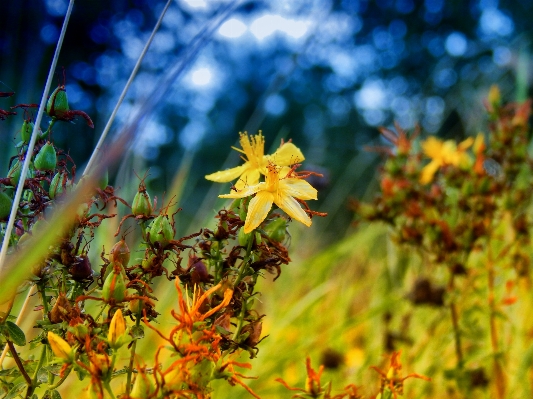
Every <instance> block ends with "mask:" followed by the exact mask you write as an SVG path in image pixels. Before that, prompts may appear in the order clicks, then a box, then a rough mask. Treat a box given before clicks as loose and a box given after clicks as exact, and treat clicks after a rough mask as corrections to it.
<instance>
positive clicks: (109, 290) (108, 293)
mask: <svg viewBox="0 0 533 399" xmlns="http://www.w3.org/2000/svg"><path fill="white" fill-rule="evenodd" d="M111 265H113V263H111V264H109V265H108V266H107V267H110V266H111ZM123 270H124V269H123V267H122V266H121V265H120V264H119V263H115V264H114V267H113V270H112V271H111V272H110V273H109V275H108V276H107V277H106V279H105V281H104V286H103V288H102V298H104V299H105V300H106V301H110V300H114V301H116V302H121V301H123V300H124V298H125V296H126V282H125V280H124V276H123V274H122V273H123Z"/></svg>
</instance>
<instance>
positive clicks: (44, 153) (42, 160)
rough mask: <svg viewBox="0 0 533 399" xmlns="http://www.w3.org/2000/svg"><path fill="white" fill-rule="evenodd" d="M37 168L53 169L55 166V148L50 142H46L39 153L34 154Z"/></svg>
mask: <svg viewBox="0 0 533 399" xmlns="http://www.w3.org/2000/svg"><path fill="white" fill-rule="evenodd" d="M34 165H35V168H36V169H37V170H54V169H55V168H56V166H57V154H56V149H55V148H54V146H53V145H52V144H50V143H49V142H47V143H46V144H45V145H43V147H42V148H41V150H40V151H39V153H38V154H37V155H36V156H35V161H34Z"/></svg>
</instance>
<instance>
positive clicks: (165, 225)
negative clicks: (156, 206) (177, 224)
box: [149, 215, 174, 247]
mask: <svg viewBox="0 0 533 399" xmlns="http://www.w3.org/2000/svg"><path fill="white" fill-rule="evenodd" d="M149 229H150V230H149V233H150V242H151V243H152V244H154V243H155V242H159V243H160V244H161V246H162V247H166V246H167V245H168V243H169V242H170V241H171V240H172V239H174V230H173V229H172V225H171V224H170V221H169V220H168V216H167V215H159V216H158V217H156V218H155V219H154V221H153V222H152V225H151V226H150V228H149Z"/></svg>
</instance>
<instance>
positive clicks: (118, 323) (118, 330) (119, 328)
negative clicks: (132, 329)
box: [107, 309, 126, 349]
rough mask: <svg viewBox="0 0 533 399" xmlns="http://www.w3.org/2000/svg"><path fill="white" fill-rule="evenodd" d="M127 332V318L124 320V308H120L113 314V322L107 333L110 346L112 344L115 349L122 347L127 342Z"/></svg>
mask: <svg viewBox="0 0 533 399" xmlns="http://www.w3.org/2000/svg"><path fill="white" fill-rule="evenodd" d="M125 333H126V320H124V316H123V315H122V310H120V309H118V310H117V311H116V312H115V314H114V315H113V318H112V319H111V323H110V324H109V331H108V333H107V340H108V341H109V346H111V347H112V348H113V349H118V348H120V347H121V346H122V345H123V344H124V343H125V340H124V338H123V336H124V334H125Z"/></svg>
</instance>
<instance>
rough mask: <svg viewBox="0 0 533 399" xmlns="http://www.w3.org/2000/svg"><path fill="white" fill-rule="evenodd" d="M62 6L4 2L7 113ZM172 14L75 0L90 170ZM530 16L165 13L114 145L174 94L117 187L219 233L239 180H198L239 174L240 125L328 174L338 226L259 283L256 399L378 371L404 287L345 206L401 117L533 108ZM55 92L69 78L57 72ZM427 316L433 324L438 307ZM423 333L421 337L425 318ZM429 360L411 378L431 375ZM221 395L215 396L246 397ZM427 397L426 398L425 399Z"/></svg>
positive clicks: (268, 9) (380, 11) (40, 68)
mask: <svg viewBox="0 0 533 399" xmlns="http://www.w3.org/2000/svg"><path fill="white" fill-rule="evenodd" d="M67 5H68V1H67V0H42V1H36V0H31V1H29V0H27V1H23V0H22V1H16V2H15V1H8V2H4V4H2V6H1V9H0V91H2V92H8V91H14V92H16V94H15V95H14V96H13V97H10V98H0V108H2V109H8V107H10V106H13V105H15V104H18V103H37V102H39V101H40V98H41V95H42V90H43V87H44V81H45V78H46V75H47V73H48V68H49V66H50V63H51V58H52V54H53V51H54V49H55V44H56V40H57V38H58V35H59V32H60V29H61V24H62V21H63V16H64V14H65V12H66V9H67ZM163 7H164V2H163V1H160V0H131V1H127V0H106V1H103V0H91V1H81V0H78V1H77V2H76V4H75V7H74V12H73V15H72V17H71V22H70V25H69V27H68V30H67V35H66V41H65V44H64V46H63V50H62V52H61V56H60V58H59V65H60V66H61V67H63V68H64V73H65V76H66V89H67V93H68V96H69V101H70V107H71V109H77V110H83V111H85V112H86V113H88V114H89V115H90V116H91V118H92V119H93V121H94V124H95V128H94V130H93V129H90V128H88V127H87V126H86V125H85V123H84V121H83V120H81V119H80V120H77V121H75V123H76V126H72V125H69V124H68V123H62V124H57V125H56V127H55V128H54V131H53V139H54V140H55V144H56V146H58V147H61V148H64V149H66V150H68V151H70V155H71V156H72V158H74V159H75V160H76V163H77V165H78V170H83V166H84V163H85V162H87V160H88V157H89V155H90V153H91V151H92V150H93V148H94V145H95V144H96V142H97V140H98V138H99V136H100V134H101V132H102V130H103V128H104V126H105V124H106V122H107V120H108V118H109V116H110V114H111V111H112V109H113V107H114V105H115V104H116V102H117V99H118V97H119V95H120V93H121V91H122V89H123V87H124V85H125V83H126V80H127V79H128V76H129V74H130V72H131V70H132V69H133V66H134V64H135V62H136V60H137V57H138V56H139V54H140V52H141V50H142V48H143V46H144V43H145V42H146V40H147V38H148V36H149V34H150V31H151V29H152V28H153V26H154V24H155V22H156V20H157V18H158V16H159V14H160V12H161V10H162V8H163ZM228 7H233V10H232V11H231V12H230V13H229V16H228V17H227V18H226V19H225V20H224V21H223V22H222V23H221V24H220V26H218V27H216V26H214V24H215V22H216V21H217V16H219V15H220V14H221V13H223V12H225V11H226V10H227V9H228ZM532 12H533V1H530V0H518V1H512V2H510V1H509V2H498V1H496V0H479V1H477V0H476V1H444V0H425V1H422V0H420V1H414V0H377V1H363V0H337V1H333V0H305V1H304V0H290V1H289V0H283V1H282V0H279V1H278V0H273V1H267V0H265V1H243V0H241V1H235V2H229V1H225V0H224V1H222V0H220V1H219V0H176V1H174V2H173V3H172V4H171V6H170V8H169V10H168V12H167V14H166V16H165V17H164V20H163V23H162V26H161V28H160V30H159V31H158V33H157V35H156V37H155V40H154V42H153V44H152V46H151V48H150V50H149V52H148V54H147V56H146V59H145V60H144V62H143V63H142V65H141V69H140V72H139V74H138V76H137V77H136V79H135V81H134V83H133V86H132V87H131V89H130V90H129V92H128V94H127V97H126V101H125V103H124V104H123V106H122V107H121V109H120V111H119V114H118V118H117V121H116V122H115V124H114V125H113V128H112V131H111V139H112V137H113V134H116V132H118V131H119V130H120V129H121V128H122V127H123V126H124V125H125V124H127V123H128V122H129V121H130V120H131V119H132V115H134V114H135V112H136V110H137V109H138V107H139V104H140V103H141V102H142V101H150V96H152V93H153V92H154V90H157V91H166V94H165V95H164V96H163V98H162V99H158V100H157V103H156V104H153V105H154V107H153V112H151V113H150V114H149V115H145V118H144V119H143V123H142V124H140V125H139V126H137V128H138V131H137V137H136V139H135V140H134V141H133V142H132V143H131V151H126V150H129V149H125V152H124V157H123V159H121V160H120V161H119V162H118V163H117V165H116V166H115V167H114V168H113V170H111V183H112V184H114V185H115V186H117V187H119V189H118V191H117V193H118V194H119V195H121V196H123V197H124V198H126V199H127V200H128V201H131V199H132V198H133V194H134V193H135V190H136V185H137V182H138V180H137V178H136V177H135V176H134V175H133V171H135V172H137V173H138V174H139V175H140V176H142V175H144V173H145V172H146V171H147V170H148V169H149V176H148V178H147V179H146V183H147V186H148V189H149V191H150V193H151V194H152V195H157V196H158V197H159V198H160V201H159V204H161V203H162V202H163V200H162V198H163V199H164V201H168V200H169V199H170V198H171V197H172V196H174V195H177V198H179V201H178V205H179V206H180V207H182V208H183V210H182V211H181V212H180V213H179V214H178V215H177V217H176V220H177V227H178V234H180V235H186V234H189V233H192V232H196V231H198V230H199V228H200V227H201V226H202V223H205V221H206V220H211V222H209V223H211V224H212V223H213V222H212V216H213V215H214V209H217V208H218V207H220V206H223V205H224V204H226V202H224V201H222V200H219V199H217V195H218V194H219V193H222V192H229V189H230V184H226V185H218V184H214V183H212V182H209V181H207V180H205V179H204V175H205V174H208V173H212V172H215V171H218V170H221V169H224V168H228V167H233V166H236V165H237V164H238V162H239V160H238V154H237V152H235V151H233V150H231V146H232V145H236V144H237V139H238V132H240V131H248V132H249V133H252V134H255V133H256V132H257V131H258V130H262V131H263V134H264V136H265V138H266V148H267V150H268V152H271V151H273V150H274V149H275V148H276V147H277V146H278V145H279V143H280V140H281V139H284V140H288V139H292V140H293V142H294V143H295V144H296V145H297V146H299V147H300V148H301V149H302V151H303V153H304V154H305V156H306V160H305V162H304V164H303V169H305V170H314V171H318V172H321V173H323V174H324V176H325V177H324V178H323V179H321V180H317V181H316V182H313V184H314V185H315V186H317V188H318V189H319V200H318V201H316V202H310V203H309V204H310V205H311V207H312V209H314V210H318V211H321V212H327V213H328V214H329V216H328V217H327V218H324V219H321V218H314V219H313V226H312V227H311V229H303V228H301V226H297V225H296V224H295V223H293V224H292V225H291V227H290V228H291V233H292V234H293V246H292V247H291V257H292V258H293V260H294V261H295V262H294V264H291V265H289V266H288V267H287V268H285V269H284V271H283V273H282V276H281V277H280V278H279V279H278V281H276V283H274V284H273V283H272V282H271V277H270V276H267V278H266V279H265V281H264V286H263V287H262V292H263V295H264V297H263V298H262V299H261V301H260V302H261V304H260V305H259V306H260V310H261V311H262V312H264V313H266V314H267V317H266V318H265V324H264V334H269V335H270V336H269V337H268V338H267V339H266V340H265V341H264V343H261V345H260V348H262V349H261V351H260V353H259V359H258V360H256V361H255V363H254V370H253V372H251V374H252V375H254V372H255V373H256V375H257V374H260V375H261V377H262V379H260V380H258V381H255V382H254V381H251V382H250V385H251V386H252V387H254V389H256V390H258V392H259V393H260V394H261V396H263V397H273V398H275V397H281V396H280V393H279V392H280V389H281V390H282V387H281V385H279V384H277V383H273V382H272V379H273V378H275V377H279V376H281V377H283V378H285V379H286V380H287V381H288V382H289V383H291V384H296V383H298V381H300V382H302V381H305V374H304V359H305V356H306V355H307V354H311V355H312V359H313V364H314V365H315V366H317V367H318V364H319V363H320V362H323V363H324V362H327V361H329V362H330V363H329V364H330V366H331V367H329V368H328V369H327V371H326V376H327V377H328V378H329V377H331V378H333V379H336V380H338V381H341V382H344V381H352V380H351V378H352V376H354V375H357V376H358V377H357V378H359V380H358V381H359V382H360V381H361V380H362V381H365V379H367V376H368V375H369V374H372V372H369V366H370V365H372V364H377V363H378V362H379V361H380V359H381V357H380V356H381V353H382V352H383V343H382V342H381V340H380V339H381V338H380V337H381V334H382V329H383V320H382V315H383V314H384V313H386V310H387V309H391V308H395V309H397V310H399V312H400V313H401V308H402V306H403V305H402V302H401V301H402V300H403V299H405V298H404V297H402V296H401V295H399V296H396V297H387V299H379V298H378V297H377V296H376V295H374V293H376V292H382V291H383V292H385V291H388V290H389V291H390V290H391V287H398V286H399V284H400V282H399V281H400V280H401V276H400V277H398V279H396V277H395V275H394V273H392V274H389V275H388V277H387V279H385V280H383V279H382V278H381V277H383V276H382V268H383V265H384V262H382V260H383V258H385V257H388V258H387V259H388V260H389V261H390V260H391V256H392V257H393V258H394V256H396V255H391V248H390V246H389V247H388V248H387V245H386V240H385V238H384V234H383V231H382V230H379V229H371V230H368V229H367V230H365V231H364V232H356V233H354V227H353V226H352V225H351V221H352V219H353V214H352V212H351V211H350V210H349V209H348V207H347V204H348V202H349V199H350V198H359V199H360V198H369V197H371V195H372V193H373V191H374V189H375V188H376V181H377V180H376V173H377V172H378V169H379V165H380V162H381V158H380V156H379V154H377V153H376V152H370V151H368V150H367V148H366V147H371V146H380V145H386V144H387V143H386V142H385V141H384V140H382V138H381V137H380V135H379V133H378V127H379V126H386V127H392V125H393V123H394V122H395V121H396V122H397V123H398V124H399V125H400V126H401V127H403V128H405V129H413V128H414V127H415V126H416V125H417V124H419V125H420V127H421V128H422V134H423V135H429V134H437V135H439V136H441V137H443V138H453V139H463V138H464V137H465V136H467V135H472V134H476V133H477V132H478V130H479V129H482V128H483V126H484V125H485V123H486V115H485V113H484V107H483V99H484V98H485V97H486V95H487V93H488V90H489V87H490V86H491V85H492V84H494V83H497V84H499V85H500V87H501V89H502V93H503V96H504V99H505V100H511V101H513V100H524V99H525V98H526V97H527V96H528V87H529V79H530V74H529V69H530V64H531V49H530V40H531V38H530V37H531V22H530V21H531V18H530V16H531V13H532ZM213 27H215V28H216V29H213ZM198 37H201V38H202V39H201V40H197V38H198ZM192 53H194V54H195V56H194V57H192V58H191V61H189V62H187V63H186V64H185V65H184V66H185V68H184V69H183V73H181V74H180V75H179V76H178V78H177V79H176V80H175V81H174V82H173V83H172V85H171V87H163V86H162V83H161V82H162V78H164V77H165V76H167V74H168V71H170V70H172V68H173V67H174V66H175V65H177V63H179V62H181V60H183V57H185V56H189V55H191V54H192ZM56 82H57V83H62V82H63V73H62V71H61V69H59V70H58V72H57V73H56ZM167 89H168V91H167ZM33 112H34V114H36V111H33ZM23 117H24V113H23V112H22V111H21V110H19V114H18V115H17V116H14V117H10V118H9V119H8V120H6V121H3V122H2V123H1V124H0V160H1V162H0V172H1V175H2V176H5V173H6V171H7V167H8V159H9V157H10V156H13V155H14V153H15V152H14V151H15V149H14V144H16V142H17V141H18V140H19V139H18V138H15V136H16V133H17V131H18V130H19V129H20V125H21V124H22V121H23ZM45 119H46V118H45ZM45 124H46V121H45V122H43V127H44V126H45ZM178 172H179V173H178ZM117 176H118V177H117ZM174 188H177V190H179V193H177V192H175V190H174ZM113 231H114V229H113ZM302 234H306V236H304V237H306V239H305V240H304V239H302ZM307 238H309V239H307ZM309 243H312V244H313V245H306V244H309ZM100 250H101V247H100V248H96V249H95V251H96V252H98V251H100ZM387 251H388V252H387ZM392 252H393V251H392ZM396 260H398V259H396ZM401 261H402V259H401V257H400V260H399V261H398V262H400V263H401ZM398 262H396V263H398ZM389 264H390V262H389ZM389 271H390V270H389ZM376 281H377V283H376ZM369 287H371V288H372V289H369ZM169 301H172V300H169ZM168 306H171V303H170V302H169V304H168ZM422 312H425V311H422ZM443 312H444V311H443ZM425 315H426V314H425V313H424V314H422V316H421V320H424V318H425V317H429V316H427V315H430V313H429V311H428V313H427V315H426V316H425ZM431 315H433V316H434V314H431ZM433 316H431V317H433ZM439 317H441V318H443V317H445V316H444V313H443V315H441V316H439ZM419 327H420V328H421V331H425V330H424V328H425V327H424V324H423V323H421V324H420V326H419ZM369 336H370V337H371V338H368V337H369ZM365 337H366V338H365ZM438 345H439V343H438V342H437V343H435V347H438ZM430 350H431V349H428V351H430ZM424 356H426V357H427V356H431V353H427V352H426V354H425V355H424ZM244 360H246V359H244ZM432 362H433V363H434V359H433V361H432ZM432 362H431V361H429V362H428V363H427V364H430V365H431V364H433V363H432ZM423 364H424V362H423V361H422V362H420V363H419V368H418V369H417V370H416V371H417V372H419V373H422V374H423V373H429V374H430V373H431V370H429V367H428V369H426V370H425V369H424V368H423ZM341 365H343V366H342V367H341ZM420 365H422V366H420ZM407 371H408V372H410V371H413V370H411V369H409V370H407ZM330 372H331V374H328V373H330ZM335 373H337V374H335ZM270 377H272V378H270ZM269 378H270V379H269ZM374 378H375V376H374ZM326 380H327V379H326ZM221 384H222V385H219V386H218V387H219V388H220V389H219V390H218V393H217V395H216V397H219V398H223V397H232V398H237V397H239V395H242V397H248V394H246V393H245V392H244V390H242V389H239V388H238V387H237V388H233V389H231V390H229V389H228V388H229V387H227V383H225V382H222V383H221ZM416 384H419V383H418V382H416V383H414V385H415V386H416ZM420 384H423V383H420ZM406 385H407V384H406ZM300 386H302V384H300ZM342 386H343V385H341V386H338V387H339V388H341V387H342ZM418 387H419V390H418V392H419V394H420V392H422V396H420V397H427V396H423V395H424V394H423V392H424V389H425V388H422V385H418ZM427 392H429V391H427ZM427 392H426V393H427ZM269 395H270V396H269ZM286 396H287V397H288V395H286Z"/></svg>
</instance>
